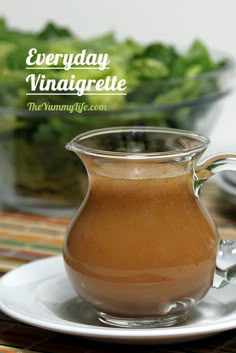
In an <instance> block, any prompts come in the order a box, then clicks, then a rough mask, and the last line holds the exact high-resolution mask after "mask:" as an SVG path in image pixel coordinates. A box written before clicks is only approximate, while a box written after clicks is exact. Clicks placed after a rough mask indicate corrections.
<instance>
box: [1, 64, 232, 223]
mask: <svg viewBox="0 0 236 353" xmlns="http://www.w3.org/2000/svg"><path fill="white" fill-rule="evenodd" d="M234 72H235V65H234V62H233V60H231V59H228V60H227V64H226V65H225V66H224V67H222V68H221V69H218V70H216V71H212V72H209V73H205V74H202V75H199V76H195V77H189V78H185V79H178V80H171V81H168V80H167V81H165V80H164V81H153V82H152V84H150V82H149V83H143V85H142V86H139V88H137V89H136V90H135V91H133V92H132V91H131V92H130V93H129V95H128V97H127V99H128V100H129V104H128V105H127V106H126V107H121V108H119V107H118V108H116V109H109V105H107V108H108V110H106V111H103V112H99V111H97V112H82V113H79V112H73V113H69V112H57V111H51V112H45V111H44V112H43V111H41V112H30V111H28V110H25V109H19V108H10V107H6V106H5V107H2V108H1V109H0V116H1V120H0V139H1V144H0V160H1V175H0V178H1V180H0V189H1V190H0V191H1V196H2V197H1V200H2V205H3V207H5V208H10V209H15V210H20V211H26V212H32V213H41V214H48V215H59V216H60V215H61V216H67V215H71V214H72V213H73V212H74V210H75V208H76V207H77V206H78V205H79V204H80V202H81V201H82V199H83V197H84V195H85V193H86V190H87V175H86V171H85V170H84V167H83V165H82V163H81V162H79V160H78V158H77V157H76V156H75V155H73V154H71V153H69V152H68V151H66V150H65V147H64V146H65V144H66V143H67V142H68V141H70V140H71V139H72V138H73V137H74V136H75V135H77V134H79V133H81V132H84V131H88V130H92V129H98V128H102V127H112V126H128V125H129V126H137V125H149V126H167V127H173V128H181V129H188V130H195V131H198V132H201V133H203V134H205V135H208V134H209V132H210V129H211V127H212V126H213V125H214V124H215V123H216V120H217V117H218V116H219V113H220V109H221V106H222V103H223V101H224V98H225V97H226V96H227V95H228V94H229V93H230V92H231V90H232V88H233V84H234ZM1 88H2V89H3V87H1ZM9 89H10V87H5V90H9ZM160 93H162V94H161V95H160ZM163 93H165V94H163ZM154 97H155V99H154ZM158 97H160V99H159V100H158ZM81 99H83V97H82V98H81Z"/></svg>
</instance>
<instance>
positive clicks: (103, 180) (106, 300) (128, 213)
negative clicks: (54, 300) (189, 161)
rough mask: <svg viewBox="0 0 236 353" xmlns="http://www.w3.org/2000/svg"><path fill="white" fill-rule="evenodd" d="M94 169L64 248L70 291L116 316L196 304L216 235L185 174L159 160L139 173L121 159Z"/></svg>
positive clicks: (208, 277)
mask: <svg viewBox="0 0 236 353" xmlns="http://www.w3.org/2000/svg"><path fill="white" fill-rule="evenodd" d="M100 169H101V170H100V171H99V168H97V170H95V171H94V172H93V171H91V174H90V191H89V193H88V195H87V199H86V201H85V202H84V205H83V206H82V207H81V208H80V210H79V212H78V214H77V216H76V217H75V218H74V220H73V222H72V225H71V226H70V229H69V231H68V234H67V238H66V241H65V246H64V259H65V263H66V270H67V273H68V275H69V278H70V280H71V283H72V284H73V286H74V288H75V289H76V291H77V292H78V293H79V295H80V296H81V297H82V298H83V299H84V300H86V301H88V302H89V303H91V304H92V305H93V306H94V307H95V308H96V309H97V310H98V311H100V312H105V313H108V314H110V315H114V316H119V317H129V316H132V317H147V316H149V317H150V316H155V315H164V314H166V313H168V312H169V311H170V310H172V309H173V307H176V308H177V304H176V303H178V302H179V303H182V304H183V305H184V306H185V307H187V306H188V305H189V306H191V305H192V304H193V303H194V302H197V301H198V300H199V299H200V298H201V297H203V296H204V295H205V294H206V292H207V291H208V289H209V288H210V286H211V284H212V280H213V274H214V270H215V261H216V259H215V258H216V252H217V241H218V236H217V232H216V229H215V226H214V224H213V222H212V221H211V219H210V217H209V216H208V213H207V211H206V210H205V208H204V207H203V205H202V204H201V202H200V200H199V198H198V197H197V196H196V195H195V194H194V192H193V181H192V174H191V172H186V170H184V168H182V169H181V168H179V169H178V168H176V167H175V166H172V165H166V164H164V163H163V166H161V165H158V166H154V165H153V164H151V165H150V166H149V165H146V166H145V171H144V172H143V170H142V168H141V169H140V168H139V167H133V168H131V167H130V166H129V165H128V164H127V165H126V164H125V163H124V164H123V165H122V164H120V165H117V166H114V168H112V167H111V166H109V165H108V166H107V169H108V170H110V172H109V173H106V166H104V168H100ZM175 169H176V170H175ZM190 283H191V285H190Z"/></svg>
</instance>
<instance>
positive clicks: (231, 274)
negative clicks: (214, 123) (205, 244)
mask: <svg viewBox="0 0 236 353" xmlns="http://www.w3.org/2000/svg"><path fill="white" fill-rule="evenodd" d="M226 170H234V171H236V154H218V155H214V156H211V157H208V158H207V159H206V160H204V161H203V162H202V163H201V164H199V165H198V166H197V167H196V170H195V173H194V190H195V192H196V193H197V194H199V190H200V188H201V186H202V185H203V184H204V182H205V181H206V180H207V179H209V178H210V177H211V176H212V175H214V174H216V173H218V172H222V171H226ZM230 257H231V258H232V259H234V261H235V259H236V240H232V239H230V240H228V239H222V238H220V239H219V247H218V257H217V263H216V270H215V277H214V281H213V285H212V287H213V288H222V287H225V286H226V285H228V284H230V283H231V282H232V281H233V280H235V279H236V264H234V265H232V266H228V267H225V268H222V267H221V265H219V262H220V260H222V259H223V258H225V259H227V260H229V259H230Z"/></svg>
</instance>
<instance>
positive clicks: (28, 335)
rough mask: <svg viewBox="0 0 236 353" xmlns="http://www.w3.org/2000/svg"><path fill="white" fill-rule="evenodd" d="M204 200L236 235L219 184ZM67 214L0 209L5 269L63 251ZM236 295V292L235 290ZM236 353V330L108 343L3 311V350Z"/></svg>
mask: <svg viewBox="0 0 236 353" xmlns="http://www.w3.org/2000/svg"><path fill="white" fill-rule="evenodd" d="M202 198H203V199H204V203H205V204H206V206H207V207H208V208H209V210H210V213H211V214H212V216H213V218H214V220H215V222H216V223H217V225H218V226H219V231H220V234H221V236H224V237H231V238H236V217H235V214H236V211H235V207H234V206H230V205H228V204H226V203H225V202H223V201H222V200H223V199H222V195H221V194H220V192H219V190H218V189H217V187H216V186H215V185H214V184H209V185H208V186H206V187H204V189H203V192H202ZM67 225H68V219H67V218H57V217H45V216H36V215H28V214H20V213H11V212H0V275H2V274H4V273H5V272H7V271H9V270H12V269H14V268H16V267H17V266H20V265H22V264H25V263H27V262H30V261H33V260H36V259H41V258H46V257H49V256H55V255H59V254H61V249H62V244H63V239H64V234H65V231H66V227H67ZM235 296H236V294H235ZM13 352H14V353H33V352H44V353H108V352H109V353H111V352H114V353H125V352H135V353H141V352H142V353H235V352H236V330H231V331H227V332H223V333H221V334H218V335H215V336H213V337H211V338H207V339H204V340H199V341H195V342H190V343H181V344H173V345H167V346H157V345H156V346H126V345H114V344H103V343H100V342H99V343H98V342H93V341H89V340H86V339H84V338H80V337H74V336H70V335H64V334H59V333H54V332H50V331H47V330H42V329H39V328H37V327H32V326H29V325H26V324H23V323H21V322H17V321H15V320H13V319H11V318H9V317H8V316H6V315H4V314H3V313H1V312H0V353H13Z"/></svg>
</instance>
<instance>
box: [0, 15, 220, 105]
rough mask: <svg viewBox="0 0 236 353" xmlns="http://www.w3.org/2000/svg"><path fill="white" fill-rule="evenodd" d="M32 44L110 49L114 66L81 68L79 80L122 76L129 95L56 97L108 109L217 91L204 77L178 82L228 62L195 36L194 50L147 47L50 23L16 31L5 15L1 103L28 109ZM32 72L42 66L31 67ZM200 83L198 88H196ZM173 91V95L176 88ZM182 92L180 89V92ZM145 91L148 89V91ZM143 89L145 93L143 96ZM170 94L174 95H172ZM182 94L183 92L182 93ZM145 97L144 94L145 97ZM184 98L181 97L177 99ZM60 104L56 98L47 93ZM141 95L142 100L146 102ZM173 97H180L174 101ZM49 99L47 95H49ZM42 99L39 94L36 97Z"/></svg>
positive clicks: (61, 75)
mask: <svg viewBox="0 0 236 353" xmlns="http://www.w3.org/2000/svg"><path fill="white" fill-rule="evenodd" d="M30 48H37V50H38V52H43V53H46V54H47V53H71V54H75V53H79V52H81V51H82V50H83V49H86V50H87V51H88V52H94V53H108V55H109V59H110V64H109V69H108V70H104V71H101V70H96V69H91V70H78V71H77V70H75V71H74V72H73V75H75V79H83V78H86V79H90V78H94V79H100V78H104V77H105V76H108V75H111V76H113V75H116V76H117V77H118V78H124V79H126V81H127V87H128V95H127V96H123V97H122V98H121V97H119V99H117V97H112V98H110V99H109V102H108V103H109V104H108V103H107V97H106V96H99V97H96V98H94V96H83V97H80V98H79V97H70V96H63V97H62V96H60V97H57V98H56V101H58V102H60V104H63V103H65V104H68V103H70V102H74V101H78V100H80V101H84V102H85V103H88V104H93V103H94V100H95V101H96V104H107V109H109V110H113V109H120V108H132V107H133V106H136V105H138V104H140V103H141V104H144V103H145V104H154V105H155V104H160V103H161V104H171V103H176V100H177V101H179V102H182V101H185V100H189V99H196V98H199V97H201V96H202V95H206V94H209V95H210V94H212V93H214V92H216V91H217V86H216V85H215V86H214V85H213V84H212V85H209V86H208V87H207V91H206V87H203V86H204V83H203V82H202V80H199V81H198V82H195V83H194V85H193V84H192V85H190V86H189V87H188V88H186V87H184V89H182V88H183V87H182V85H184V83H183V82H182V84H181V85H180V84H179V82H178V83H176V81H177V80H180V79H181V80H184V79H186V78H193V77H197V76H199V75H200V74H204V73H206V72H211V71H215V70H217V69H219V68H221V67H223V66H224V65H226V64H227V63H226V61H225V60H223V61H218V62H215V61H214V60H213V59H212V57H211V55H210V53H209V51H208V49H207V48H206V46H205V45H204V44H203V43H202V42H201V41H200V40H195V41H194V42H193V43H192V45H191V46H190V48H189V49H187V50H186V51H185V52H183V53H181V52H180V51H178V50H177V48H176V47H174V46H173V45H167V44H163V43H154V44H150V45H141V44H139V43H137V42H136V41H134V40H132V39H128V40H124V41H118V40H117V39H116V38H115V36H114V34H113V33H109V34H106V35H104V36H101V37H98V38H92V39H90V40H84V39H80V38H77V37H75V36H74V34H73V33H72V32H71V31H70V30H68V29H67V28H61V27H58V26H57V25H56V24H53V23H48V24H47V25H46V26H45V28H44V29H42V31H40V32H38V33H26V32H23V31H19V30H17V31H16V30H12V29H10V28H9V27H8V26H7V24H6V22H5V21H4V19H1V20H0V75H1V76H0V77H1V79H0V106H9V107H18V108H22V109H24V108H26V107H27V102H28V101H29V100H32V97H30V96H26V95H25V93H26V92H27V90H28V89H29V87H28V86H27V83H26V81H25V78H26V69H25V66H26V63H25V60H26V57H27V55H28V52H29V49H30ZM31 72H32V73H35V72H37V73H38V72H39V70H34V69H32V70H31ZM70 75H71V72H70V71H65V70H63V69H62V70H55V69H54V68H53V67H52V68H50V69H48V70H47V77H49V78H50V77H51V78H55V79H58V80H60V79H68V78H69V77H70ZM193 86H194V87H193ZM172 90H173V93H171V92H170V91H172ZM176 90H177V91H176ZM143 91H145V93H144V94H143ZM140 92H141V94H140ZM166 92H168V95H166ZM176 93H177V94H176ZM140 96H141V97H140ZM177 96H178V99H177ZM47 98H48V101H49V102H52V103H54V104H55V97H47ZM140 98H141V101H140ZM172 98H174V99H173V100H172ZM44 99H45V98H44ZM37 100H39V101H41V98H38V97H34V101H36V102H37Z"/></svg>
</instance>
